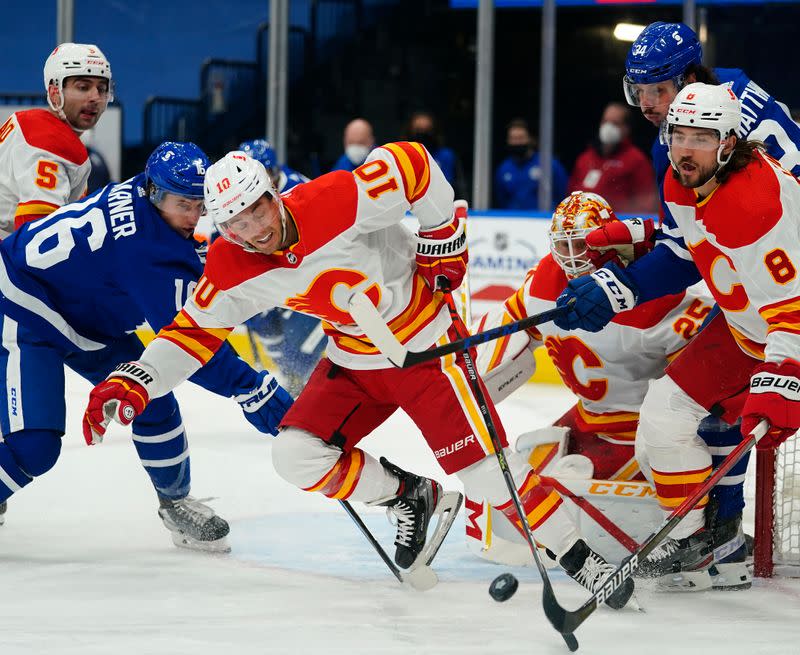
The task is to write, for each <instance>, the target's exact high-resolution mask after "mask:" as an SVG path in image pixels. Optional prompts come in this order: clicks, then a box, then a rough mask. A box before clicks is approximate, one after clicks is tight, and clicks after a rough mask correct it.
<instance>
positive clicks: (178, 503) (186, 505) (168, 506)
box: [158, 496, 231, 553]
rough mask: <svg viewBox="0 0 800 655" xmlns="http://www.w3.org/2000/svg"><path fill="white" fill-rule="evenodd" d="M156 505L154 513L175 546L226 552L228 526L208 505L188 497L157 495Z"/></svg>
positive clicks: (227, 551) (228, 550)
mask: <svg viewBox="0 0 800 655" xmlns="http://www.w3.org/2000/svg"><path fill="white" fill-rule="evenodd" d="M203 500H208V499H203ZM160 505H161V506H160V507H159V508H158V515H159V516H160V517H161V520H162V521H163V522H164V525H165V526H166V527H167V529H168V530H169V531H170V533H171V534H172V542H173V543H174V544H175V545H176V546H178V547H180V548H189V549H191V550H203V551H207V552H212V553H229V552H230V550H231V547H230V545H229V544H228V540H227V539H226V537H227V535H228V532H230V527H229V526H228V523H227V521H225V520H224V519H221V518H220V517H219V516H217V515H216V514H215V513H214V510H213V509H211V508H210V507H209V506H208V505H205V504H203V503H202V502H201V501H200V500H197V499H195V498H192V497H191V496H186V497H185V498H180V499H178V500H170V499H168V498H161V499H160Z"/></svg>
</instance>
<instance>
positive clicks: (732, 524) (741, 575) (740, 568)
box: [708, 514, 753, 591]
mask: <svg viewBox="0 0 800 655" xmlns="http://www.w3.org/2000/svg"><path fill="white" fill-rule="evenodd" d="M711 543H712V545H713V547H714V563H713V564H712V565H711V568H709V570H708V572H709V574H710V575H711V586H712V587H713V588H714V589H720V590H726V591H735V590H739V589H749V588H750V587H752V586H753V577H752V575H751V574H750V571H749V569H748V568H747V565H746V564H745V560H746V559H747V541H746V539H745V534H744V531H743V530H742V515H741V514H739V515H737V516H734V517H733V518H731V519H728V520H727V521H719V522H717V521H714V523H713V525H712V528H711Z"/></svg>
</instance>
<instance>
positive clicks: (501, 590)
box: [489, 573, 519, 603]
mask: <svg viewBox="0 0 800 655" xmlns="http://www.w3.org/2000/svg"><path fill="white" fill-rule="evenodd" d="M517 587H519V580H517V579H516V578H515V577H514V576H513V575H512V574H511V573H502V574H501V575H498V576H497V577H496V578H495V579H494V580H492V584H490V585H489V595H490V596H491V597H492V598H494V599H495V600H496V601H497V602H498V603H503V602H505V601H507V600H508V599H509V598H511V597H512V596H513V595H514V594H515V593H516V591H517Z"/></svg>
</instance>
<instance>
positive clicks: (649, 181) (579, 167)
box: [568, 102, 658, 213]
mask: <svg viewBox="0 0 800 655" xmlns="http://www.w3.org/2000/svg"><path fill="white" fill-rule="evenodd" d="M629 120H630V109H629V108H628V107H627V106H626V105H623V104H622V103H619V102H611V103H609V104H608V105H606V108H605V109H604V110H603V115H602V117H601V118H600V127H599V129H598V130H597V133H596V135H595V137H594V138H593V139H592V141H591V142H590V143H589V145H588V146H587V147H586V150H584V151H583V152H582V153H581V154H580V155H578V158H577V159H576V160H575V167H574V168H573V170H572V175H571V176H570V178H569V185H568V190H569V192H570V193H571V192H572V191H578V190H583V191H591V192H592V193H597V194H600V195H601V196H603V197H604V198H607V199H608V201H609V202H610V203H612V206H613V207H615V208H616V209H617V211H618V212H620V213H646V212H655V211H657V197H658V190H657V188H656V183H655V175H654V173H653V167H652V165H651V163H650V160H649V159H648V158H647V156H646V155H645V154H644V153H643V152H642V151H641V150H639V148H637V147H636V146H635V145H634V144H633V143H632V142H631V140H630V125H629Z"/></svg>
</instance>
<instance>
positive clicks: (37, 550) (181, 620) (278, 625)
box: [0, 377, 800, 655]
mask: <svg viewBox="0 0 800 655" xmlns="http://www.w3.org/2000/svg"><path fill="white" fill-rule="evenodd" d="M68 388H69V392H68V394H69V397H68V406H69V408H70V410H69V414H68V433H67V435H66V437H65V439H64V448H63V453H62V456H61V459H60V461H59V462H58V464H57V466H56V467H55V468H54V470H52V471H51V472H50V473H48V474H47V475H45V476H43V477H42V478H41V479H38V480H36V481H35V482H34V483H33V484H31V485H30V486H29V487H27V488H26V489H24V490H23V491H22V492H20V493H18V494H17V495H16V496H14V497H13V498H12V499H11V500H10V502H9V510H8V514H7V521H6V524H5V525H4V526H2V527H0V655H17V654H25V655H30V654H39V653H48V654H50V653H53V654H64V655H67V654H74V655H91V654H101V653H102V654H103V655H133V654H137V655H138V654H149V653H157V654H162V653H163V654H170V655H173V654H180V655H194V654H195V653H197V654H201V653H202V654H206V653H208V654H215V655H216V654H220V655H239V654H249V653H281V654H282V653H286V654H299V655H305V654H309V655H310V654H313V655H339V654H341V655H351V654H354V653H357V654H361V653H365V654H367V653H368V654H370V655H373V654H374V655H389V654H391V655H395V654H396V655H416V654H430V655H434V654H437V655H438V654H441V655H445V654H448V655H449V654H452V655H471V654H481V655H515V654H517V653H520V654H523V653H524V654H527V653H531V654H533V653H536V654H537V655H549V654H562V653H566V652H567V650H566V647H565V646H564V644H563V642H562V641H561V639H560V637H559V635H558V634H556V633H555V632H554V631H553V629H552V628H551V627H550V625H549V623H548V622H547V620H546V619H545V617H544V615H543V613H542V609H541V600H540V597H541V584H540V582H539V580H538V576H537V574H536V572H535V570H528V569H524V570H519V569H518V570H515V571H514V573H515V574H516V575H517V576H518V577H519V579H520V589H519V591H518V592H517V594H516V595H515V596H514V598H512V599H511V600H510V601H508V602H506V603H503V604H498V603H495V602H494V601H492V600H491V599H490V598H489V596H488V594H487V587H488V585H489V582H490V581H491V580H492V579H493V578H494V577H495V576H496V575H498V574H499V573H501V572H502V571H503V570H504V569H503V568H502V567H499V566H494V565H491V564H488V563H485V562H482V561H479V560H477V559H474V558H473V557H471V556H470V555H469V554H468V553H467V551H466V546H465V545H464V540H463V536H462V532H463V519H459V520H458V521H457V523H456V525H455V526H454V528H453V530H452V532H451V534H450V536H449V537H448V539H447V541H446V542H445V544H444V546H443V547H442V550H441V551H440V554H439V556H438V558H437V560H436V563H435V564H436V566H435V568H437V570H438V571H439V575H440V578H441V582H440V584H439V585H438V586H437V587H436V588H435V589H433V590H432V591H430V592H427V593H424V594H421V593H416V592H412V591H406V590H404V589H402V588H400V587H399V585H398V584H397V583H396V582H395V580H394V578H393V577H391V575H389V573H388V571H387V570H386V569H385V568H384V566H383V564H382V563H381V562H380V561H379V560H378V559H377V556H376V555H375V554H374V552H373V551H372V550H371V548H370V547H369V546H368V545H367V543H366V542H365V541H364V540H363V538H362V537H361V535H360V534H359V533H358V532H357V531H356V529H355V526H354V525H353V524H352V523H351V522H350V520H349V519H348V518H347V517H346V516H345V514H344V513H343V512H342V511H341V509H340V508H339V507H338V505H337V504H336V503H335V502H333V501H329V500H327V499H325V498H323V497H321V496H318V495H312V494H307V493H303V492H300V491H298V490H296V489H294V488H293V487H291V486H289V485H288V484H287V483H285V482H283V481H282V480H280V479H279V478H278V477H277V476H276V475H275V473H274V472H273V471H272V466H271V463H270V453H269V449H270V439H269V438H265V437H262V436H260V435H259V434H258V433H256V432H255V431H254V430H253V429H251V428H250V427H249V424H247V423H246V422H245V421H244V419H243V418H242V416H241V414H240V412H239V410H238V408H237V406H236V404H235V403H233V402H232V401H230V400H225V399H222V398H218V397H216V396H212V395H211V394H209V393H207V392H205V391H203V390H201V389H198V388H197V387H194V386H192V385H184V387H183V388H181V389H180V390H179V392H178V396H179V398H180V400H181V404H182V409H183V416H184V420H185V422H186V425H187V427H188V430H189V435H190V443H191V452H192V467H193V479H194V488H193V493H194V494H195V495H196V496H207V495H214V496H218V499H217V500H216V501H214V503H213V504H214V506H215V508H216V509H217V511H218V512H219V513H220V514H221V515H222V516H224V517H225V518H226V519H228V520H229V521H230V522H231V542H232V545H233V552H232V553H231V554H230V555H227V556H207V555H202V554H196V553H192V552H188V551H185V550H179V549H177V548H175V547H174V546H173V545H172V543H171V541H170V539H169V536H168V533H167V532H166V530H165V529H164V528H163V526H162V525H161V521H160V520H159V519H158V518H157V515H156V501H155V496H154V493H153V491H152V488H151V487H150V484H149V481H148V479H147V477H146V475H145V474H144V472H143V470H142V469H141V467H140V465H139V463H138V459H137V457H136V454H135V451H134V449H133V447H132V444H131V442H130V439H129V436H128V435H127V431H126V430H123V429H121V428H116V429H113V430H112V432H111V433H110V434H109V436H108V437H107V438H106V442H105V443H104V444H102V445H99V446H95V447H92V448H89V447H87V446H86V445H84V442H83V437H82V436H81V434H80V422H79V421H80V415H81V413H82V411H83V406H84V402H85V398H86V394H87V391H88V386H87V385H86V384H84V383H83V382H81V381H79V380H76V379H75V378H73V377H70V378H69V384H68ZM571 403H572V399H571V398H570V396H569V395H568V393H567V392H565V391H563V390H560V389H555V388H548V387H541V386H539V387H529V388H527V389H525V390H524V392H523V393H522V394H520V395H517V396H515V397H513V398H511V399H510V400H509V401H507V402H506V403H505V404H504V405H503V406H502V407H501V413H502V415H503V417H504V419H505V421H506V424H507V426H508V428H509V433H510V434H514V435H515V434H517V433H519V432H520V431H522V430H525V429H530V428H532V427H535V426H538V425H540V424H542V423H543V422H545V421H548V420H552V419H553V418H556V417H557V416H559V415H560V413H561V412H563V411H564V410H565V409H566V408H567V407H568V406H570V404H571ZM364 446H365V448H366V449H367V450H369V451H370V452H372V453H375V454H383V455H386V456H387V457H389V458H390V459H392V460H394V461H396V462H397V463H398V464H400V465H401V466H405V467H406V468H409V469H413V470H415V471H416V472H421V473H426V474H429V475H437V476H438V477H439V478H440V479H441V478H442V475H441V472H440V471H439V470H438V467H437V465H436V463H435V461H434V459H433V456H432V455H431V454H430V452H429V451H428V450H427V448H426V446H425V445H424V443H423V441H422V438H421V436H420V435H419V433H418V431H417V430H416V428H415V427H414V426H413V424H412V423H411V422H410V421H409V420H408V419H407V418H406V417H405V416H404V415H402V414H397V415H395V416H393V417H392V418H391V419H390V420H389V421H388V422H387V423H386V424H385V426H383V427H382V428H381V429H380V430H379V432H378V433H377V434H375V435H373V436H372V437H371V438H370V439H368V440H367V441H366V442H365V443H364ZM444 482H445V483H446V485H447V486H449V487H452V488H456V487H458V482H457V480H455V479H454V478H449V479H445V480H444ZM357 509H359V511H362V512H363V513H364V514H365V515H366V520H367V523H368V524H369V526H370V527H371V529H373V530H374V532H375V533H376V534H377V535H378V536H379V537H380V538H381V539H382V541H383V543H385V544H386V545H387V548H390V547H391V545H390V542H391V538H392V530H391V528H390V527H389V526H388V524H387V523H386V522H385V518H384V516H383V515H382V514H380V513H378V512H374V511H373V512H367V511H364V510H363V508H362V507H360V506H358V507H357ZM553 582H554V586H555V591H556V594H557V595H558V597H559V599H560V600H561V601H562V602H563V603H564V604H565V605H566V606H567V607H574V606H576V605H578V604H579V603H580V602H581V601H582V600H583V599H584V598H585V592H583V590H582V589H581V588H580V587H578V586H577V585H576V584H575V583H574V582H572V581H571V580H569V579H567V578H566V577H564V576H563V575H561V574H557V573H554V575H553ZM638 598H639V602H640V604H641V605H642V606H643V609H644V610H645V611H644V612H636V611H634V610H630V609H626V610H623V611H621V612H614V611H612V610H608V609H601V610H600V611H598V612H596V613H595V614H594V615H593V616H592V617H590V618H589V620H588V621H587V622H586V623H585V624H584V625H583V626H582V627H581V628H580V629H579V631H578V632H577V635H576V636H577V637H578V640H579V641H580V643H581V648H580V651H579V652H580V653H584V654H586V655H589V654H592V653H596V654H604V655H605V654H610V655H624V654H631V655H641V654H642V653H653V654H656V655H661V654H665V655H666V654H671V653H674V654H676V655H678V654H679V655H687V654H691V653H702V654H703V655H739V654H741V655H761V654H764V655H766V654H776V655H777V654H780V655H785V654H792V653H800V581H798V580H787V579H773V580H770V581H756V583H755V585H754V587H753V589H752V590H750V591H747V592H728V593H720V592H705V593H699V594H686V595H674V594H665V593H659V592H657V591H655V590H654V589H652V587H648V586H646V585H640V591H639V593H638Z"/></svg>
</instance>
